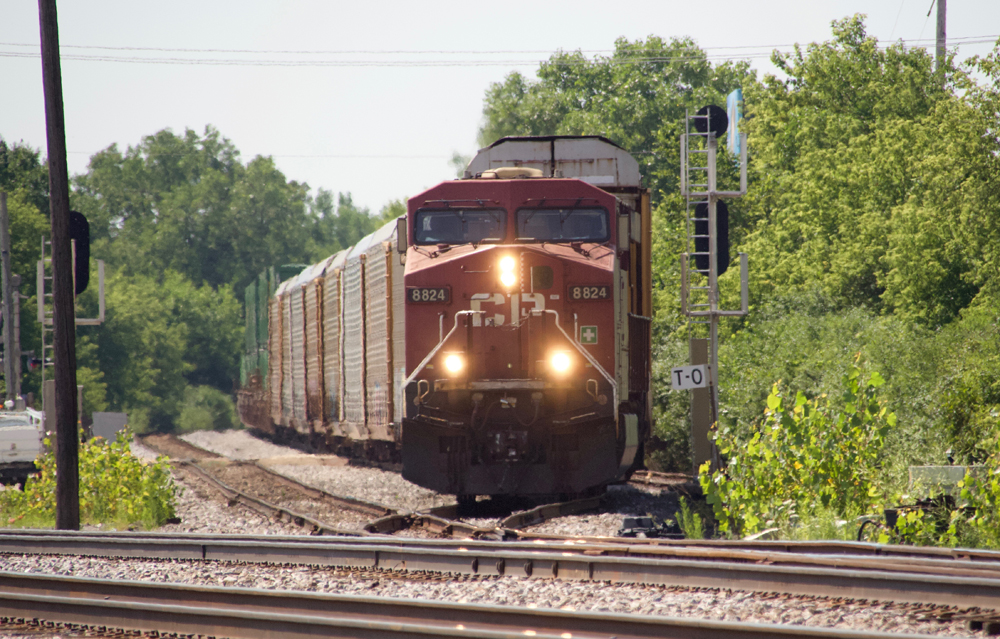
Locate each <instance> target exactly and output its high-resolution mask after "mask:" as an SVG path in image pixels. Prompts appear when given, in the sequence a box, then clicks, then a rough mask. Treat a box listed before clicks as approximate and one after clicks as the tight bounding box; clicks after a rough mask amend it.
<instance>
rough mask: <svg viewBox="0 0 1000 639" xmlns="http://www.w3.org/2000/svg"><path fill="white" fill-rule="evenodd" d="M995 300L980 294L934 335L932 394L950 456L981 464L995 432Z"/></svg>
mask: <svg viewBox="0 0 1000 639" xmlns="http://www.w3.org/2000/svg"><path fill="white" fill-rule="evenodd" d="M998 302H1000V296H997V295H995V294H993V293H991V292H989V291H984V292H983V293H981V294H980V296H979V297H977V299H976V302H975V303H974V304H973V305H972V306H970V307H969V308H967V309H965V310H964V311H962V314H961V317H960V319H959V320H958V321H956V322H953V323H952V324H951V325H949V326H947V327H946V328H945V329H944V330H942V331H940V333H939V334H938V335H937V336H936V341H938V342H940V344H941V346H940V350H941V352H942V353H943V354H944V355H943V359H944V363H943V365H942V366H941V374H940V375H939V377H938V380H939V381H938V384H937V388H936V393H935V396H936V398H937V403H936V404H937V407H938V410H939V416H938V421H939V423H940V425H941V427H942V429H943V430H944V432H946V433H947V434H948V436H949V438H950V446H951V447H952V449H953V450H954V453H955V458H956V459H957V460H959V461H961V462H963V463H981V462H983V461H984V460H985V459H987V458H989V457H990V456H991V455H992V454H993V453H994V452H995V451H996V447H995V443H994V442H993V440H994V438H995V436H996V435H997V433H1000V303H998Z"/></svg>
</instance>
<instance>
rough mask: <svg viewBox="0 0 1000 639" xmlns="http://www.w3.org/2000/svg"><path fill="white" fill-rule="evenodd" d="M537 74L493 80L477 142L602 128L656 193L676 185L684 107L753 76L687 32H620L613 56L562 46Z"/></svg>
mask: <svg viewBox="0 0 1000 639" xmlns="http://www.w3.org/2000/svg"><path fill="white" fill-rule="evenodd" d="M537 74H538V80H537V81H531V80H529V79H528V78H526V77H525V76H523V75H522V74H520V73H518V72H513V73H511V74H509V75H508V76H507V77H506V78H505V79H504V81H503V82H500V83H495V84H493V85H491V86H490V88H489V90H488V91H487V93H486V98H485V100H484V106H483V116H484V124H483V127H482V129H480V132H479V143H480V146H486V145H488V144H491V143H493V142H494V141H496V140H497V139H499V138H501V137H504V136H509V135H603V136H605V137H607V138H609V139H611V140H613V141H614V142H616V143H617V144H619V145H621V146H622V147H623V148H625V149H626V150H628V151H630V152H632V153H633V154H634V155H635V156H636V158H637V159H638V160H639V161H640V163H641V164H645V166H644V167H643V174H644V175H645V176H646V178H647V180H648V181H649V185H650V186H651V187H652V189H653V194H654V197H656V198H658V197H660V194H661V192H662V193H670V192H673V191H676V189H677V184H678V176H679V175H680V166H679V160H678V153H677V136H678V135H679V134H680V133H681V132H682V131H683V127H684V113H685V109H686V108H691V109H693V110H697V109H699V108H701V107H702V106H704V105H705V104H709V103H716V104H718V103H722V104H724V103H725V96H726V94H728V93H729V92H730V91H732V90H733V89H735V88H737V87H740V86H746V85H747V84H749V83H752V82H753V81H754V76H753V74H752V72H751V71H750V69H749V65H748V64H747V63H745V62H739V63H731V62H724V63H721V64H718V65H713V64H712V63H711V62H709V61H708V59H707V57H706V55H705V52H704V51H702V50H701V49H700V48H698V46H697V45H695V43H694V41H693V40H691V39H690V38H674V39H671V40H670V41H666V40H663V39H662V38H659V37H656V36H650V37H649V38H647V39H646V40H645V41H643V40H636V41H634V42H631V41H629V40H627V39H625V38H619V39H618V40H617V41H616V42H615V51H614V53H612V54H611V55H610V56H606V57H605V56H597V57H595V58H594V59H589V58H587V57H586V56H584V55H583V53H581V52H579V51H576V52H559V53H556V54H554V55H552V56H551V57H550V58H549V60H548V61H546V62H543V63H542V64H541V66H540V67H539V69H538V72H537Z"/></svg>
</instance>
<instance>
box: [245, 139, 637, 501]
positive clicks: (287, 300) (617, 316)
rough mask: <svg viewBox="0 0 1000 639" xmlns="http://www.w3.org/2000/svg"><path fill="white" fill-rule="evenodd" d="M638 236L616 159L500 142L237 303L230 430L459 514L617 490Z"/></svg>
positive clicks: (588, 151) (633, 191) (628, 425)
mask: <svg viewBox="0 0 1000 639" xmlns="http://www.w3.org/2000/svg"><path fill="white" fill-rule="evenodd" d="M650 229H651V220H650V206H649V192H648V190H647V189H644V188H643V187H642V184H641V176H640V173H639V167H638V163H637V162H636V161H635V159H634V158H632V157H631V156H630V155H629V154H628V153H627V152H626V151H624V150H623V149H621V148H620V147H618V146H617V145H615V144H614V143H612V142H610V141H609V140H607V139H604V138H601V137H596V136H547V137H519V138H504V139H501V140H499V141H497V142H496V143H494V144H493V145H491V146H489V147H487V148H485V149H482V150H481V151H480V152H479V153H478V155H477V156H476V157H475V158H473V160H472V161H471V162H470V164H469V166H468V168H467V170H466V172H465V176H464V177H463V178H462V179H459V180H453V181H449V182H444V183H441V184H439V185H437V186H435V187H432V188H430V189H428V190H426V191H424V192H423V193H420V194H418V195H417V196H415V197H412V198H410V200H409V202H408V208H407V215H406V216H405V217H401V218H400V219H399V220H397V221H393V222H391V223H389V224H387V225H385V226H384V227H382V228H380V229H379V230H377V231H375V232H374V233H373V234H371V235H369V236H368V237H365V238H364V239H362V240H361V241H360V242H359V243H358V244H357V245H355V246H353V247H351V248H350V249H348V250H345V251H341V252H340V253H338V254H337V255H334V256H331V257H329V258H328V259H326V260H323V261H322V262H320V263H318V264H314V265H312V266H308V267H305V268H303V269H301V272H299V273H298V274H296V275H293V276H292V275H289V273H284V274H283V273H282V272H281V271H280V270H271V271H269V272H267V273H265V274H262V276H261V278H260V279H259V281H258V282H257V283H255V284H254V285H252V286H251V287H249V288H248V289H247V347H246V354H245V355H244V358H243V370H242V388H241V391H240V394H239V409H240V415H241V417H242V419H243V421H244V423H246V424H247V425H248V426H251V427H253V428H256V429H258V430H261V431H264V432H266V433H269V434H272V435H274V436H276V437H279V438H288V437H294V438H296V439H299V440H301V441H303V442H308V443H309V444H310V445H311V446H313V447H314V448H316V449H321V450H337V449H341V450H342V449H343V448H344V447H345V446H348V447H352V448H355V449H357V448H364V449H366V450H367V451H368V452H369V454H375V455H377V456H380V457H382V458H386V459H391V458H395V459H399V460H401V462H402V472H403V476H404V477H406V478H407V479H409V480H411V481H413V482H415V483H417V484H419V485H421V486H425V487H427V488H431V489H433V490H436V491H439V492H442V493H449V494H455V495H458V496H459V497H460V498H466V499H469V498H472V497H473V496H475V495H540V494H545V495H552V494H564V495H565V494H573V495H578V494H583V493H587V492H592V491H595V490H600V489H602V488H603V486H605V485H607V484H608V483H611V482H614V481H620V480H622V479H624V478H625V477H627V476H628V474H629V473H630V472H631V471H632V470H633V469H634V468H636V467H638V466H639V465H641V463H642V449H643V444H644V442H645V441H646V439H647V438H648V437H649V433H650V426H651V398H650V393H649V384H650V319H649V317H650V314H651V290H650V249H651V239H650V237H651V230H650ZM293 270H294V269H293ZM282 275H284V277H282ZM265 299H266V302H265Z"/></svg>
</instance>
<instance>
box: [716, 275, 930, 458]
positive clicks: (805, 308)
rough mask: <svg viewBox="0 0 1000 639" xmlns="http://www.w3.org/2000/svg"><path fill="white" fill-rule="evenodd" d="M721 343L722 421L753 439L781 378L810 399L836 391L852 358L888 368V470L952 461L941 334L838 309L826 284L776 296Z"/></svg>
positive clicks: (869, 313)
mask: <svg viewBox="0 0 1000 639" xmlns="http://www.w3.org/2000/svg"><path fill="white" fill-rule="evenodd" d="M723 335H724V340H725V341H724V343H723V346H722V348H720V352H719V359H720V377H721V379H720V402H721V406H722V409H721V412H722V420H723V422H724V423H725V424H727V425H728V426H729V427H730V428H731V429H733V431H734V433H735V434H736V435H737V436H739V437H740V438H747V437H749V434H750V432H751V429H752V428H753V425H754V424H755V423H756V422H757V421H758V415H759V413H760V409H761V407H763V406H765V402H766V399H767V396H768V393H769V390H770V388H771V386H772V384H773V381H774V380H776V379H780V380H783V383H784V385H785V386H786V387H788V388H795V389H797V390H800V391H802V392H803V393H804V394H805V395H806V396H807V397H818V396H820V395H822V394H824V393H826V394H828V395H829V396H831V397H833V396H836V395H837V394H838V393H839V392H840V389H841V380H842V378H843V376H844V374H846V373H847V372H848V371H849V370H850V368H851V361H852V359H853V358H854V357H855V356H856V355H858V354H860V357H861V359H862V360H863V361H865V362H867V363H868V365H869V366H870V367H871V368H873V369H876V370H879V371H884V377H885V379H886V384H885V386H883V387H882V388H881V389H880V393H881V394H882V396H883V397H884V398H885V399H886V401H888V402H889V403H890V404H891V405H892V406H893V407H898V408H897V413H898V417H899V421H900V426H899V427H898V428H896V429H893V431H892V432H891V433H890V434H889V442H888V450H887V452H886V457H885V459H884V460H883V463H884V464H885V465H886V466H885V468H886V472H887V473H889V474H895V475H897V476H900V477H902V476H905V474H906V466H907V465H909V464H913V463H944V458H945V454H944V451H945V450H946V449H947V448H948V447H949V443H948V442H947V441H946V439H947V438H946V437H945V435H944V432H943V430H942V429H941V428H939V424H940V421H941V417H940V415H939V412H940V400H939V398H938V397H939V395H938V391H937V387H938V385H939V383H940V380H941V379H942V378H943V377H945V376H946V375H947V371H948V370H949V369H950V361H949V359H948V351H949V350H950V348H949V347H948V346H947V345H946V344H944V343H943V342H941V335H940V334H937V333H934V332H932V331H928V330H926V329H923V328H921V327H918V326H913V325H912V324H910V323H907V322H905V321H902V320H899V319H897V318H895V317H892V316H879V315H877V314H875V313H874V312H872V311H870V310H868V309H865V308H850V307H848V308H842V307H838V306H837V305H836V304H835V302H834V300H832V299H831V298H830V297H829V296H827V295H824V294H823V293H821V292H820V291H818V290H807V291H798V292H789V293H788V294H784V295H776V296H774V297H772V298H771V299H770V300H768V301H767V302H766V303H764V304H761V305H759V306H758V307H757V308H755V309H753V310H752V312H751V314H750V316H749V317H748V318H747V320H746V322H745V323H744V324H742V325H739V326H738V328H737V330H736V331H735V332H734V333H732V334H726V331H723Z"/></svg>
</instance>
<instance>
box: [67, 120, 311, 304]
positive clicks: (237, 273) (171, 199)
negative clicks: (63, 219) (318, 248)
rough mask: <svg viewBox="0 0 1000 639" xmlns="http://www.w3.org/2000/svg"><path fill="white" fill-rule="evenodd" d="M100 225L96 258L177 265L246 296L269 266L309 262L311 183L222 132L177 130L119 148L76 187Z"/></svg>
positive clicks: (153, 269) (153, 266) (148, 267)
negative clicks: (289, 176)
mask: <svg viewBox="0 0 1000 639" xmlns="http://www.w3.org/2000/svg"><path fill="white" fill-rule="evenodd" d="M74 184H75V191H74V200H73V201H74V205H75V206H76V207H77V208H78V209H79V210H80V211H81V212H83V213H84V214H85V215H87V217H88V219H89V220H90V223H91V233H92V237H93V244H94V246H93V254H94V255H95V257H99V258H103V259H105V260H107V261H108V263H109V264H111V265H113V266H115V267H121V268H124V269H125V271H126V272H127V273H137V274H145V275H155V274H158V273H162V272H163V271H165V270H167V269H171V270H175V271H178V272H180V273H183V274H184V275H186V276H187V277H188V278H189V279H191V280H192V281H194V282H199V283H200V282H206V283H208V284H210V285H211V286H213V287H218V286H220V285H222V284H229V285H230V286H232V287H234V288H235V290H242V289H243V288H244V287H245V286H246V285H247V284H248V283H249V282H250V280H251V279H253V278H254V277H256V274H257V273H258V272H259V271H260V270H262V269H263V268H265V267H267V266H271V265H273V264H282V263H286V262H301V261H304V260H305V259H306V258H307V257H308V254H307V244H308V241H309V237H308V236H309V231H310V228H311V218H310V215H309V212H308V210H307V207H306V204H307V201H308V190H309V187H308V185H306V184H300V183H298V182H295V181H288V180H286V179H285V176H284V175H283V174H282V173H281V172H280V171H278V169H277V168H276V167H275V165H274V161H273V160H272V159H271V158H269V157H260V156H258V157H256V158H254V159H253V160H251V161H250V162H249V163H247V164H246V165H244V164H242V163H241V162H240V160H239V151H238V150H236V148H235V147H234V146H233V145H232V143H231V142H230V141H229V140H227V139H225V138H223V137H222V136H221V135H220V134H219V132H218V131H216V130H215V129H213V128H212V127H206V129H205V133H204V134H203V135H202V136H199V135H198V134H196V133H195V132H194V131H192V130H190V129H188V130H186V131H185V132H184V135H183V136H178V135H176V134H174V133H173V132H171V131H170V130H169V129H164V130H163V131H160V132H158V133H156V134H154V135H151V136H147V137H145V138H143V140H142V142H140V143H139V144H138V145H136V146H135V147H129V148H128V149H127V150H126V152H125V153H124V154H123V153H121V152H120V151H119V150H118V148H117V146H116V145H112V146H110V147H108V148H107V149H105V150H104V151H101V152H100V153H97V154H96V155H94V157H92V158H91V161H90V165H89V170H88V172H87V173H85V174H83V175H80V176H77V177H76V178H75V181H74Z"/></svg>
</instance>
